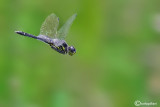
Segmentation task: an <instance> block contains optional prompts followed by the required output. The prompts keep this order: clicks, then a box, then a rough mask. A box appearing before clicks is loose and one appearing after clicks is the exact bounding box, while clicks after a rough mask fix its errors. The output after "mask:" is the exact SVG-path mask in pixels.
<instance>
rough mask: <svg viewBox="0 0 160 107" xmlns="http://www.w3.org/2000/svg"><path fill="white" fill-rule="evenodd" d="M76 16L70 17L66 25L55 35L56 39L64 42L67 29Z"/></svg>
mask: <svg viewBox="0 0 160 107" xmlns="http://www.w3.org/2000/svg"><path fill="white" fill-rule="evenodd" d="M76 16H77V14H74V15H72V16H71V17H70V18H69V19H68V20H67V21H66V23H65V24H64V25H63V26H62V27H61V28H60V29H59V31H58V34H57V35H56V36H57V37H56V38H58V39H61V40H64V39H65V37H66V36H67V33H68V31H69V28H70V27H71V25H72V23H73V21H74V20H75V18H76Z"/></svg>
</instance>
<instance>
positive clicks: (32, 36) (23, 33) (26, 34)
mask: <svg viewBox="0 0 160 107" xmlns="http://www.w3.org/2000/svg"><path fill="white" fill-rule="evenodd" d="M15 32H16V33H17V34H20V35H23V36H28V37H31V38H34V39H37V36H34V35H31V34H28V33H25V32H22V31H15Z"/></svg>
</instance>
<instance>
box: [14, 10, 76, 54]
mask: <svg viewBox="0 0 160 107" xmlns="http://www.w3.org/2000/svg"><path fill="white" fill-rule="evenodd" d="M76 16H77V14H74V15H72V16H71V17H70V18H69V19H68V20H67V21H66V23H65V24H64V25H63V26H62V27H61V28H60V29H59V30H58V25H59V18H58V17H57V16H56V15H55V14H54V13H52V14H51V15H49V16H48V17H47V18H46V19H45V21H44V22H43V24H42V26H41V29H40V34H39V35H38V36H34V35H32V34H28V33H25V32H22V31H15V32H16V33H17V34H20V35H23V36H27V37H31V38H34V39H37V40H40V41H42V42H45V43H47V44H49V45H50V46H51V48H52V49H54V50H55V51H57V52H59V53H61V54H69V55H70V56H72V55H74V54H75V53H76V49H75V48H74V47H73V46H69V45H68V44H67V43H66V41H65V37H66V36H67V33H68V31H69V28H70V27H71V25H72V23H73V21H74V20H75V18H76ZM57 30H58V31H57Z"/></svg>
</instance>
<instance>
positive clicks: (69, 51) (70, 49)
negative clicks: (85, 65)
mask: <svg viewBox="0 0 160 107" xmlns="http://www.w3.org/2000/svg"><path fill="white" fill-rule="evenodd" d="M75 53H76V49H75V48H74V47H73V46H69V47H68V54H69V55H70V56H72V55H74V54H75Z"/></svg>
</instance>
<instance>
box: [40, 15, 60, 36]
mask: <svg viewBox="0 0 160 107" xmlns="http://www.w3.org/2000/svg"><path fill="white" fill-rule="evenodd" d="M58 25H59V19H58V17H57V16H56V15H55V14H54V13H52V14H51V15H49V16H48V17H47V18H46V19H45V21H44V22H43V24H42V26H41V29H40V35H45V36H48V37H51V38H55V37H56V34H57V28H58Z"/></svg>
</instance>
